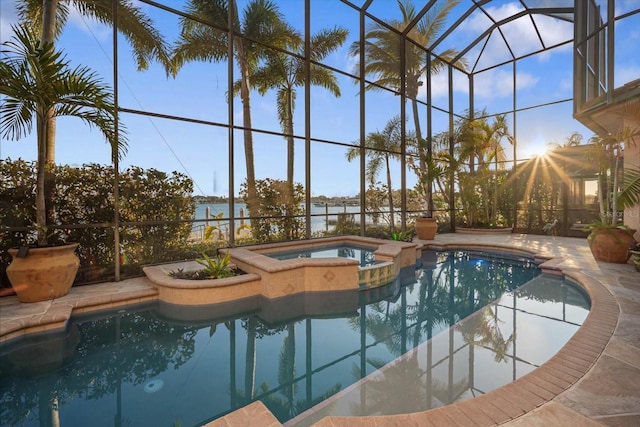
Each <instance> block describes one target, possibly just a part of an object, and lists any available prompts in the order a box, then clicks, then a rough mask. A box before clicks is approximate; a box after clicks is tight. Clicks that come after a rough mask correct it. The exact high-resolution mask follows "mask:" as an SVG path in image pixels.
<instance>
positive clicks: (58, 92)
mask: <svg viewBox="0 0 640 427" xmlns="http://www.w3.org/2000/svg"><path fill="white" fill-rule="evenodd" d="M12 30H13V32H14V36H13V37H12V39H10V40H9V41H6V42H4V43H2V51H1V54H2V58H3V61H2V62H1V63H0V95H3V96H4V100H3V103H2V104H1V105H0V136H2V137H3V138H7V139H10V140H19V139H21V138H22V137H23V136H25V135H27V134H29V133H30V132H31V130H32V127H33V122H34V120H35V121H36V134H37V138H36V140H37V145H38V149H37V156H38V159H37V178H36V203H35V204H36V206H35V211H36V228H35V230H36V233H35V234H36V235H35V237H36V243H35V244H33V245H25V246H23V247H21V248H14V249H10V250H9V253H10V254H11V256H12V258H13V261H12V263H11V265H9V267H7V276H8V277H9V280H10V282H11V284H12V286H13V288H14V290H15V291H16V293H17V294H18V298H19V299H20V301H22V302H35V301H42V300H46V299H51V298H57V297H60V296H62V295H65V294H66V293H67V292H68V291H69V289H70V287H71V285H72V284H73V281H74V279H75V275H76V273H77V270H78V266H79V265H80V262H79V260H78V257H77V256H76V255H75V249H76V247H77V244H63V245H56V244H53V242H54V240H56V239H53V237H54V235H55V234H56V231H55V230H53V229H52V228H51V227H50V226H49V225H48V221H47V200H46V198H45V176H46V173H49V172H50V171H52V170H53V166H54V165H50V164H48V163H47V161H46V155H47V144H46V135H47V130H48V125H49V122H50V120H51V118H52V117H56V116H73V117H78V118H80V119H81V120H82V121H84V122H85V123H88V124H89V125H90V126H95V127H96V128H98V130H100V131H101V132H102V133H103V134H104V136H105V138H106V139H107V141H108V142H109V143H110V144H111V147H112V153H113V158H114V159H115V158H116V157H117V156H119V155H120V154H122V153H123V152H124V150H125V149H126V139H125V137H124V133H123V130H122V127H120V129H119V130H120V131H119V132H118V130H117V127H116V126H117V125H116V110H115V106H114V104H113V96H112V94H111V92H110V90H109V88H108V86H106V85H105V84H104V83H102V81H101V80H100V79H99V78H98V77H97V76H96V75H95V74H94V73H93V72H91V71H90V70H89V69H88V68H87V67H76V68H73V69H71V68H70V66H69V63H68V61H67V60H66V57H65V56H64V55H63V53H62V52H61V51H59V50H56V49H55V48H54V46H53V44H52V43H45V44H42V45H41V44H40V42H39V40H38V38H37V37H36V35H35V33H34V32H33V31H32V30H31V29H30V28H29V27H28V26H26V25H19V26H12ZM52 230H53V231H52ZM57 240H60V236H58V239H57Z"/></svg>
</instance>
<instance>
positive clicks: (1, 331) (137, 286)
mask: <svg viewBox="0 0 640 427" xmlns="http://www.w3.org/2000/svg"><path fill="white" fill-rule="evenodd" d="M423 243H425V244H426V245H436V246H438V245H439V246H447V245H459V246H464V247H478V248H518V249H522V250H526V251H529V252H530V253H532V254H536V255H537V256H538V257H540V258H543V259H544V258H546V259H549V261H547V262H545V263H544V264H543V267H544V268H546V269H547V270H549V271H552V272H558V273H562V274H564V275H565V276H567V277H569V278H570V279H572V280H575V281H576V282H579V283H580V284H581V285H582V286H583V287H585V289H586V290H587V292H588V293H589V295H590V297H591V299H592V309H591V312H590V314H589V317H588V318H587V320H586V321H585V322H584V324H583V326H582V327H581V328H580V330H579V331H578V332H577V333H576V334H575V335H574V337H573V338H572V339H571V340H570V341H569V343H568V344H567V345H566V346H565V347H564V348H563V349H562V350H561V351H560V352H559V353H558V354H557V355H556V356H554V357H553V358H552V359H551V360H549V361H548V362H547V363H545V364H544V365H543V366H542V367H540V368H538V369H536V370H535V371H533V372H532V373H530V374H529V375H527V376H525V377H522V378H520V379H519V380H517V381H516V382H514V383H511V384H508V385H506V386H504V387H501V388H500V389H497V390H494V391H492V392H490V393H487V394H485V395H483V396H480V397H478V398H475V399H471V400H466V401H463V402H459V403H456V404H454V405H449V406H445V407H443V408H438V409H433V410H430V411H426V412H421V413H416V414H407V415H402V416H381V417H362V418H346V417H328V418H325V419H323V420H321V421H320V422H318V423H317V424H316V426H321V427H325V426H349V427H352V426H359V425H362V426H365V425H366V426H385V427H386V426H429V425H435V426H443V425H457V426H467V425H486V426H489V425H508V426H580V427H588V426H597V425H608V426H638V425H640V273H638V272H636V271H635V270H634V269H633V267H632V266H631V264H626V265H617V264H607V263H598V262H596V261H595V260H594V259H593V257H592V256H591V252H590V251H589V248H588V245H587V242H586V239H577V238H563V237H550V236H549V237H547V236H533V235H519V234H507V235H504V234H499V235H468V234H442V235H438V236H436V239H435V240H434V241H424V242H423ZM155 298H157V290H155V289H154V288H153V287H151V285H150V284H149V283H148V282H147V281H146V279H144V278H140V279H132V280H126V281H122V282H118V283H107V284H100V285H96V286H81V287H77V288H73V290H72V292H70V293H69V295H66V296H65V297H62V298H59V299H56V300H54V301H45V302H40V303H31V304H20V303H19V302H18V300H17V298H16V297H15V296H11V297H3V298H0V343H2V342H4V341H6V340H9V339H11V338H15V337H18V336H22V335H24V334H26V333H30V332H37V331H43V330H49V329H55V328H60V327H64V324H65V322H66V321H67V319H68V318H69V316H70V314H71V312H72V311H74V312H81V311H90V310H94V309H101V308H107V307H114V306H118V305H122V304H128V303H131V302H140V301H145V300H150V299H155ZM210 425H212V426H234V427H235V426H241V425H251V426H256V427H260V426H278V425H280V424H279V423H278V422H277V420H275V418H274V417H273V415H271V413H269V411H268V410H267V409H266V408H265V407H264V405H261V404H260V402H256V403H254V404H252V405H249V406H248V407H246V408H243V409H241V410H238V411H236V412H234V413H232V414H229V415H227V416H226V417H223V418H221V419H219V420H216V421H214V422H212V423H210Z"/></svg>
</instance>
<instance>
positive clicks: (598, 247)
mask: <svg viewBox="0 0 640 427" xmlns="http://www.w3.org/2000/svg"><path fill="white" fill-rule="evenodd" d="M635 110H640V109H639V108H636V109H635ZM635 113H636V114H640V111H636V112H635ZM635 117H637V116H635ZM636 120H637V119H636ZM639 136H640V128H629V127H625V128H623V129H622V130H621V131H620V132H618V133H615V134H611V135H607V136H606V137H599V136H596V137H593V138H591V142H592V150H591V151H592V154H591V156H590V157H591V160H592V161H593V162H594V163H595V164H596V166H597V168H598V204H599V208H600V218H599V220H596V221H594V222H593V223H591V224H590V225H588V226H587V227H585V231H588V232H589V233H590V234H589V236H588V238H587V239H588V242H589V248H590V249H591V253H592V254H593V256H594V258H595V259H596V260H598V261H604V262H612V263H626V262H627V260H628V259H629V256H630V255H631V254H630V251H629V248H630V246H631V244H632V243H634V242H635V239H634V238H633V234H634V232H635V230H632V229H631V228H629V227H628V226H626V225H625V224H623V223H621V222H620V220H619V218H618V213H619V212H623V211H624V209H625V208H629V207H633V206H635V205H637V204H638V203H640V171H638V170H637V169H632V168H624V165H623V159H624V156H623V153H624V149H625V147H627V148H628V147H629V146H630V145H632V144H634V143H635V139H636V138H638V137H639Z"/></svg>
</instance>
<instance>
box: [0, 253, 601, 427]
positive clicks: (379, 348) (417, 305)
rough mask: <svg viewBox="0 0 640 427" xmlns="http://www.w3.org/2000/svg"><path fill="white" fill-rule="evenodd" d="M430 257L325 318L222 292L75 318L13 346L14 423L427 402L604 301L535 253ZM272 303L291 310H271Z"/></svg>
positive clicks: (508, 372) (474, 383)
mask: <svg viewBox="0 0 640 427" xmlns="http://www.w3.org/2000/svg"><path fill="white" fill-rule="evenodd" d="M421 262H422V265H421V266H420V267H419V268H417V269H416V271H415V281H412V282H411V283H408V284H398V283H392V284H390V285H387V286H385V287H384V288H377V289H375V290H372V291H361V292H360V294H359V298H358V299H356V302H355V303H354V305H353V307H352V308H351V309H350V310H346V311H345V310H344V307H341V310H340V311H339V312H336V313H333V314H331V313H330V312H329V313H324V314H323V315H318V316H315V317H303V318H301V317H300V316H299V315H297V314H294V313H298V311H296V310H295V307H294V305H295V304H294V303H289V302H288V301H287V300H283V301H277V302H269V301H260V304H258V305H246V304H245V305H239V306H238V309H237V311H236V312H233V311H230V310H229V307H228V306H225V309H224V310H223V311H222V310H220V309H219V308H218V307H217V306H212V307H211V308H210V312H209V317H207V318H200V319H199V320H198V321H192V322H185V321H184V320H175V319H174V320H169V319H167V318H166V316H165V315H164V314H163V311H162V307H161V305H160V304H144V305H136V306H131V307H127V308H125V309H121V310H118V311H117V312H103V313H94V314H91V315H84V316H78V317H74V318H73V319H72V323H71V324H70V327H69V328H68V330H67V331H66V333H65V334H57V335H48V336H46V337H45V338H31V339H28V340H23V341H21V342H19V343H14V344H12V345H10V346H4V347H0V425H2V426H14V425H20V426H23V425H24V426H39V425H53V424H52V423H53V420H56V419H58V420H59V425H62V426H65V427H68V426H87V425H91V426H101V425H105V426H107V425H109V426H111V425H130V426H193V425H201V424H204V423H206V422H209V421H211V420H213V419H216V418H218V417H221V416H224V415H226V414H228V413H229V412H231V411H233V410H235V409H238V408H240V407H242V406H245V405H246V404H248V403H250V402H252V401H255V400H261V401H262V402H264V403H265V405H266V406H267V407H268V408H269V409H270V410H271V411H272V412H273V413H274V414H275V415H276V416H277V417H278V419H279V420H280V421H281V422H283V423H285V425H300V426H302V425H310V424H312V423H313V422H315V421H317V420H318V419H319V418H320V417H323V416H326V415H367V414H394V413H408V412H415V411H422V410H426V409H430V408H434V407H438V406H442V405H446V404H449V403H453V402H455V401H459V400H463V399H467V398H471V397H474V396H478V395H481V394H483V393H486V392H488V391H490V390H493V389H495V388H497V387H500V386H501V385H504V384H506V383H508V382H510V381H513V380H515V379H517V378H519V377H521V376H523V375H525V374H527V373H528V372H530V371H532V370H533V369H535V368H536V367H538V366H540V365H541V364H543V363H544V362H545V361H546V360H548V359H549V358H551V357H552V356H553V355H554V354H555V353H556V352H557V351H558V350H559V349H560V348H561V347H562V346H563V345H564V344H565V343H566V341H567V340H568V339H569V338H570V337H571V336H572V335H573V334H574V333H575V332H576V330H577V329H578V328H579V327H580V325H581V324H582V322H583V320H584V319H585V318H586V316H587V314H588V310H589V301H588V299H587V297H586V296H585V295H584V293H583V292H582V291H581V290H580V289H579V288H578V287H577V286H575V285H573V284H571V283H568V282H565V281H562V280H560V279H557V278H554V277H549V276H546V275H540V271H539V269H538V268H537V267H536V266H535V264H533V262H531V260H522V259H514V258H502V257H496V256H489V255H485V254H478V253H470V252H461V251H454V252H439V253H433V252H425V254H424V255H423V258H422V259H421ZM271 304H277V308H278V313H281V311H285V313H281V316H282V317H281V318H282V319H284V320H282V321H279V322H277V323H269V322H267V321H265V320H264V317H265V316H264V313H267V312H269V311H270V310H271V309H273V307H270V305H271ZM286 307H291V317H290V318H287V316H286V315H287V313H286ZM323 401H325V403H328V404H326V405H323V406H322V408H321V409H318V407H315V408H314V406H315V405H317V404H318V403H320V402H323ZM310 408H314V409H316V410H315V411H314V412H312V411H308V410H309V409H310Z"/></svg>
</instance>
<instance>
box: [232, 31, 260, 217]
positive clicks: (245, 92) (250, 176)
mask: <svg viewBox="0 0 640 427" xmlns="http://www.w3.org/2000/svg"><path fill="white" fill-rule="evenodd" d="M236 42H237V46H238V51H239V53H238V58H239V60H238V62H239V63H240V74H241V82H240V98H241V99H242V120H243V127H244V131H243V132H244V158H245V165H246V168H247V195H248V198H249V200H247V201H246V202H247V207H248V209H249V216H250V217H255V216H256V215H257V209H258V201H257V196H256V173H255V168H254V157H253V132H252V124H251V99H250V95H249V93H250V88H251V81H250V78H249V61H248V59H247V58H246V53H245V52H244V48H243V47H242V46H243V45H242V43H243V42H242V40H239V39H238V40H237V41H236Z"/></svg>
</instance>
